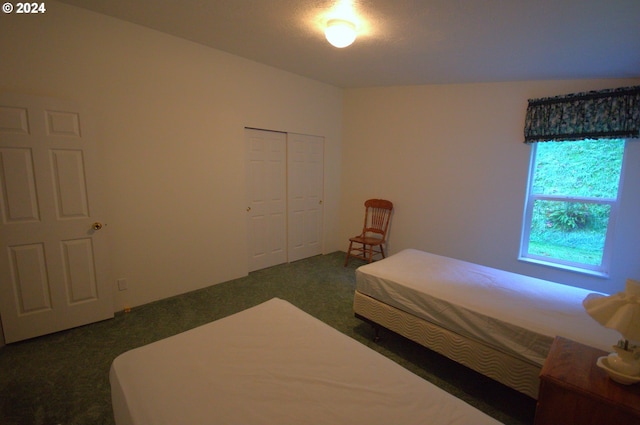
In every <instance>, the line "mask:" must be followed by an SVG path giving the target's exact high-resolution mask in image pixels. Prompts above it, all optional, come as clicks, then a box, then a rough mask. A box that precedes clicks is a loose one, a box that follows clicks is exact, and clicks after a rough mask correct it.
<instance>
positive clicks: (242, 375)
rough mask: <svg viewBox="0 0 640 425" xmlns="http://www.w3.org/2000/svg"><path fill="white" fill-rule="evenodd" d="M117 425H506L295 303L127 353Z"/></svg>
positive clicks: (120, 366)
mask: <svg viewBox="0 0 640 425" xmlns="http://www.w3.org/2000/svg"><path fill="white" fill-rule="evenodd" d="M110 381H111V393H112V403H113V410H114V416H115V420H116V424H117V425H127V424H136V425H161V424H172V425H203V424H243V425H250V424H279V425H281V424H349V425H353V424H358V423H363V424H364V423H366V424H384V425H388V424H392V423H398V424H421V425H424V424H477V425H481V424H497V423H498V422H496V421H495V420H494V419H492V418H490V417H489V416H487V415H485V414H484V413H482V412H480V411H478V410H477V409H475V408H473V407H471V406H470V405H468V404H466V403H464V402H463V401H461V400H459V399H457V398H455V397H453V396H452V395H450V394H448V393H446V392H444V391H443V390H441V389H439V388H438V387H436V386H434V385H432V384H431V383H429V382H427V381H425V380H423V379H422V378H420V377H418V376H417V375H414V374H412V373H411V372H409V371H407V370H406V369H404V368H402V367H401V366H399V365H398V364H396V363H394V362H393V361H391V360H389V359H387V358H386V357H384V356H382V355H381V354H379V353H377V352H375V351H373V350H371V349H369V348H367V347H366V346H364V345H362V344H360V343H359V342H357V341H355V340H353V339H351V338H349V337H348V336H346V335H344V334H342V333H340V332H338V331H336V330H335V329H333V328H331V327H330V326H328V325H326V324H324V323H322V322H321V321H319V320H317V319H315V318H314V317H312V316H310V315H308V314H306V313H304V312H303V311H301V310H299V309H298V308H296V307H294V306H293V305H291V304H289V303H288V302H286V301H283V300H279V299H276V298H274V299H272V300H270V301H267V302H265V303H263V304H260V305H258V306H256V307H253V308H250V309H248V310H245V311H243V312H240V313H237V314H235V315H232V316H229V317H227V318H224V319H220V320H217V321H215V322H212V323H209V324H207V325H204V326H201V327H198V328H195V329H193V330H190V331H187V332H184V333H182V334H179V335H175V336H173V337H170V338H167V339H164V340H161V341H158V342H155V343H153V344H150V345H147V346H144V347H140V348H137V349H134V350H131V351H129V352H126V353H124V354H122V355H120V356H119V357H117V358H116V359H115V360H114V362H113V364H112V366H111V372H110Z"/></svg>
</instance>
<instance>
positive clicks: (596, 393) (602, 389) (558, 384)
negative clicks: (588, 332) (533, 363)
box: [535, 337, 640, 425]
mask: <svg viewBox="0 0 640 425" xmlns="http://www.w3.org/2000/svg"><path fill="white" fill-rule="evenodd" d="M607 354H608V353H605V352H604V351H601V350H598V349H596V348H592V347H588V346H586V345H583V344H580V343H577V342H574V341H571V340H568V339H565V338H561V337H556V339H555V340H554V341H553V345H552V346H551V350H550V351H549V356H548V357H547V360H546V361H545V363H544V366H543V367H542V372H541V373H540V393H539V395H538V406H537V408H536V418H535V425H547V424H548V425H571V424H580V425H589V424H593V425H603V424H616V425H623V424H629V425H638V424H640V384H633V385H621V384H618V383H616V382H613V381H612V380H611V379H609V376H608V375H607V373H606V372H605V371H604V370H602V369H600V368H599V367H598V366H596V360H597V359H598V357H600V356H606V355H607Z"/></svg>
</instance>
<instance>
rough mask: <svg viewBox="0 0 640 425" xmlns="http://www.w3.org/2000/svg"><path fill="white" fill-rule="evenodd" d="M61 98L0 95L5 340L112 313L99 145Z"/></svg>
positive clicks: (0, 303) (0, 275) (0, 299)
mask: <svg viewBox="0 0 640 425" xmlns="http://www.w3.org/2000/svg"><path fill="white" fill-rule="evenodd" d="M87 119H88V117H87V116H86V114H85V113H84V112H82V111H81V110H80V108H79V107H78V106H77V105H75V104H73V103H71V102H66V101H61V100H58V99H50V98H40V97H33V96H22V95H14V94H7V93H4V94H2V95H0V167H1V168H0V179H1V180H0V191H1V194H0V195H1V196H0V201H1V202H2V208H1V212H2V217H1V219H2V223H1V226H0V240H1V242H0V279H1V281H0V314H1V316H2V325H3V330H4V335H5V339H6V342H8V343H9V342H14V341H18V340H21V339H26V338H31V337H35V336H39V335H43V334H46V333H50V332H56V331H60V330H63V329H68V328H71V327H75V326H80V325H84V324H87V323H91V322H95V321H98V320H103V319H107V318H110V317H113V298H112V294H111V285H110V283H109V279H108V270H107V267H106V265H107V260H106V256H107V244H106V236H107V235H106V233H105V232H106V230H101V231H95V230H93V228H92V223H93V222H94V221H101V217H100V212H101V199H100V197H99V190H98V189H99V187H98V183H99V181H100V180H99V179H100V176H99V175H98V174H97V169H98V167H97V161H98V157H97V151H96V145H95V141H94V140H93V139H92V138H91V131H90V129H88V126H87V124H86V121H87Z"/></svg>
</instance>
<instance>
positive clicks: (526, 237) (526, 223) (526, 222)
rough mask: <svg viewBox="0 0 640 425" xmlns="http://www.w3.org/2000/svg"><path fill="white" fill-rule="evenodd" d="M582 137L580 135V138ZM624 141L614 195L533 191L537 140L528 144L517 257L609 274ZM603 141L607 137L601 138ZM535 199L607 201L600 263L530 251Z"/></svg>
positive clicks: (598, 273)
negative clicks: (598, 196)
mask: <svg viewBox="0 0 640 425" xmlns="http://www.w3.org/2000/svg"><path fill="white" fill-rule="evenodd" d="M579 140H583V139H579ZM621 140H623V141H624V150H623V154H622V164H621V166H620V179H619V182H618V193H617V194H616V198H615V199H612V198H594V197H580V196H565V195H545V194H535V193H533V178H534V175H535V170H536V160H537V146H538V144H539V143H533V144H532V146H531V152H530V158H529V173H528V176H527V190H526V196H525V204H524V214H523V219H522V235H521V240H520V252H519V256H518V260H520V261H525V262H530V263H535V264H541V265H545V266H550V267H555V268H560V269H565V270H570V271H574V272H578V273H585V274H590V275H595V276H600V277H609V266H610V264H611V257H612V251H613V240H614V235H615V227H616V219H617V217H618V211H619V208H620V194H621V193H622V185H623V180H624V178H623V177H624V169H625V163H626V157H627V146H628V140H627V139H621ZM540 143H572V141H563V142H540ZM603 143H606V141H603ZM536 201H560V202H574V203H583V204H586V203H590V204H600V205H609V206H610V211H609V221H608V223H607V231H606V234H605V240H604V246H603V249H602V261H601V262H600V265H592V264H584V263H578V262H573V261H568V260H562V259H559V258H553V257H546V256H541V255H536V254H531V253H529V242H530V232H531V219H532V217H533V208H534V205H535V202H536Z"/></svg>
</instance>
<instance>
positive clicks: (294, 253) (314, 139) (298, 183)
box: [287, 133, 324, 261]
mask: <svg viewBox="0 0 640 425" xmlns="http://www.w3.org/2000/svg"><path fill="white" fill-rule="evenodd" d="M287 143H288V148H287V151H288V159H287V162H288V170H289V175H288V182H289V185H288V194H287V197H288V198H287V199H288V203H289V208H288V214H289V233H288V235H289V236H288V241H289V261H296V260H300V259H303V258H307V257H311V256H313V255H318V254H321V253H322V222H323V211H324V208H323V199H322V198H323V191H324V138H323V137H318V136H309V135H305V134H294V133H289V134H288V138H287Z"/></svg>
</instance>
